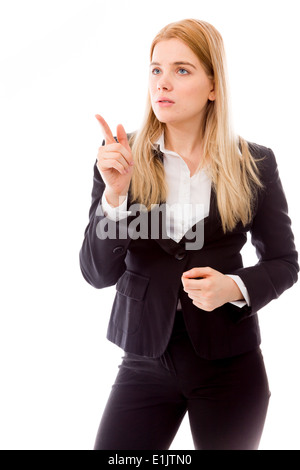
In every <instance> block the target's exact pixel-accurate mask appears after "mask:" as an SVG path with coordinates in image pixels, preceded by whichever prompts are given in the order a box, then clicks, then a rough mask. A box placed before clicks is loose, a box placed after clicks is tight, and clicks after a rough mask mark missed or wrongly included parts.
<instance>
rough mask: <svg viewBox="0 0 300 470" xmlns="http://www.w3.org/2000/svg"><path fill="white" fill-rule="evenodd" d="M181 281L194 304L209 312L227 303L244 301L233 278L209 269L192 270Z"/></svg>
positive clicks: (185, 273) (184, 274) (183, 275)
mask: <svg viewBox="0 0 300 470" xmlns="http://www.w3.org/2000/svg"><path fill="white" fill-rule="evenodd" d="M199 278H201V279H199ZM181 280H182V284H183V289H184V291H185V292H186V293H187V294H188V296H189V297H190V298H191V299H192V300H193V304H194V305H196V307H199V308H201V309H202V310H206V311H207V312H211V311H212V310H214V309H215V308H217V307H221V305H224V304H225V303H227V302H234V301H237V300H242V299H244V297H243V295H242V293H241V291H240V289H239V287H238V285H237V284H236V282H235V281H234V280H233V279H232V278H231V277H229V276H226V275H225V274H222V273H220V272H219V271H216V270H215V269H212V268H209V267H206V268H193V269H190V270H189V271H186V272H184V273H183V274H182V277H181Z"/></svg>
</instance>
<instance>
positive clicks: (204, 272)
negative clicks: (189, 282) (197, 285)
mask: <svg viewBox="0 0 300 470" xmlns="http://www.w3.org/2000/svg"><path fill="white" fill-rule="evenodd" d="M213 271H214V269H212V268H209V267H205V268H192V269H190V270H189V271H185V272H184V273H183V274H182V275H183V276H184V277H186V278H191V279H193V278H203V277H208V276H211V275H212V273H213Z"/></svg>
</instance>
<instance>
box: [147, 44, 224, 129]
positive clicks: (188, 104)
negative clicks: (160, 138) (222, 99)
mask: <svg viewBox="0 0 300 470" xmlns="http://www.w3.org/2000/svg"><path fill="white" fill-rule="evenodd" d="M149 91H150V97H151V104H152V109H153V112H154V113H155V115H156V117H157V119H158V120H159V121H160V122H164V123H166V124H180V123H185V124H186V123H195V122H199V123H200V122H201V119H202V116H203V114H204V111H205V108H206V105H207V102H208V100H210V101H213V100H214V99H215V92H214V89H213V81H212V80H210V79H209V78H208V76H207V74H206V72H205V70H204V68H203V66H202V64H201V62H200V60H199V59H198V57H197V56H196V54H194V52H193V51H192V50H191V49H190V48H189V47H188V46H187V45H186V44H185V43H184V42H183V41H181V40H179V39H168V40H163V41H160V42H158V43H157V44H156V46H155V48H154V51H153V56H152V62H151V64H150V78H149Z"/></svg>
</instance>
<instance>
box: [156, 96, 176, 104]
mask: <svg viewBox="0 0 300 470" xmlns="http://www.w3.org/2000/svg"><path fill="white" fill-rule="evenodd" d="M156 103H171V104H174V101H172V100H170V99H168V98H164V97H163V98H158V100H156Z"/></svg>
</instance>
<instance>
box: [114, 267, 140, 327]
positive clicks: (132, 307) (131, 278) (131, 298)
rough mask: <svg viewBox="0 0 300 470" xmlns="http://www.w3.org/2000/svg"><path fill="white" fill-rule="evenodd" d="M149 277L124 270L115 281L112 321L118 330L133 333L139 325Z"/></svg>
mask: <svg viewBox="0 0 300 470" xmlns="http://www.w3.org/2000/svg"><path fill="white" fill-rule="evenodd" d="M148 284H149V278H148V277H145V276H142V275H141V274H136V273H134V272H132V271H125V272H124V274H123V275H122V276H121V277H120V279H119V280H118V282H117V285H116V289H117V293H116V296H115V299H114V303H113V307H112V321H113V322H114V324H115V325H116V326H117V328H119V329H120V330H122V331H124V332H126V333H131V334H132V333H134V332H135V331H136V330H137V329H138V327H139V326H140V322H141V319H142V313H143V308H144V304H145V296H146V291H147V288H148Z"/></svg>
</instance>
